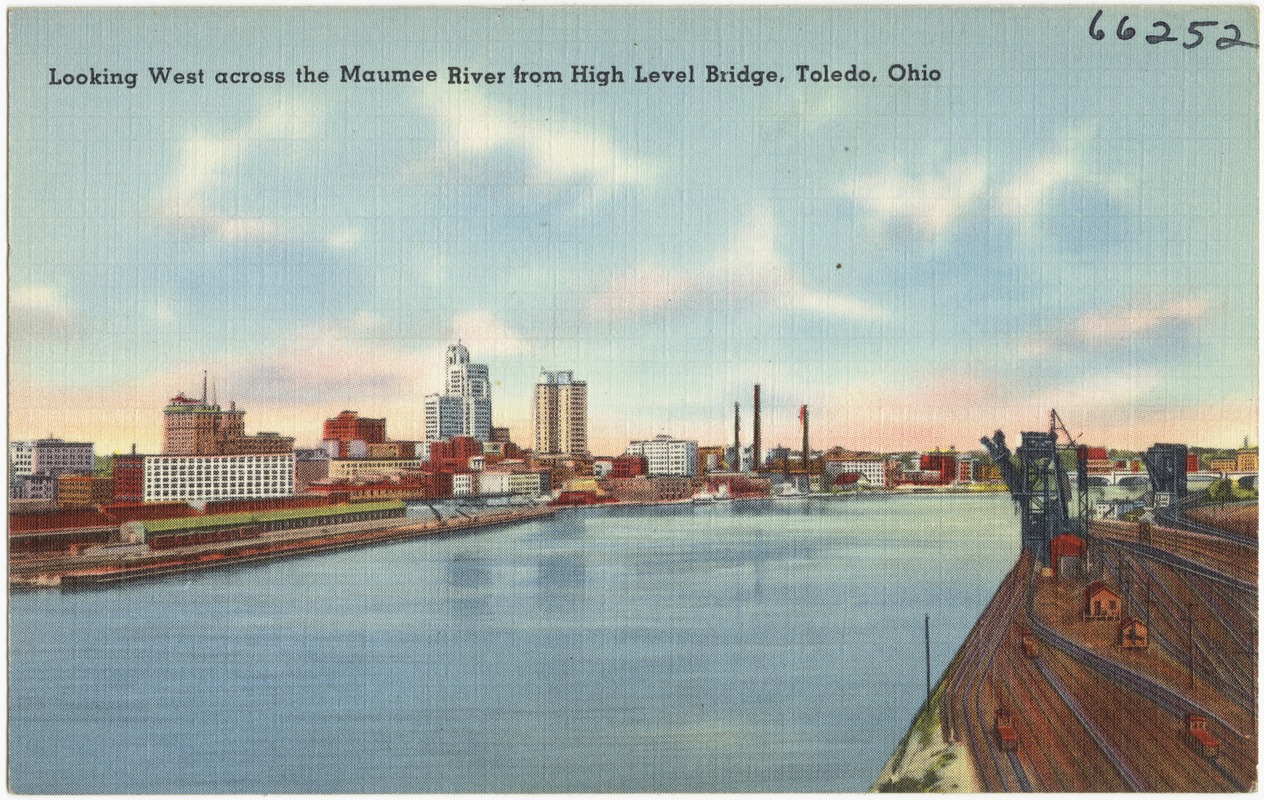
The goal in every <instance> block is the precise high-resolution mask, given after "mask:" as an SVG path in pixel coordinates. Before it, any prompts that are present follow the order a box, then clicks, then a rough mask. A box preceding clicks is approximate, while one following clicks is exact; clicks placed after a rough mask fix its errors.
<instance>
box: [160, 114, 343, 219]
mask: <svg viewBox="0 0 1264 800" xmlns="http://www.w3.org/2000/svg"><path fill="white" fill-rule="evenodd" d="M318 121H319V115H318V113H317V112H316V111H315V110H314V109H312V108H309V107H306V106H303V105H301V104H285V105H279V106H276V107H273V108H270V109H267V110H265V111H263V112H261V113H260V114H259V115H258V116H256V117H255V118H254V119H253V120H251V122H250V123H249V124H248V125H246V126H245V127H244V128H242V129H241V130H239V131H237V132H236V133H232V134H229V135H226V136H211V135H206V134H193V135H191V136H189V137H188V138H187V139H186V140H185V141H184V143H183V145H182V146H181V148H180V157H179V159H178V161H177V162H176V166H175V169H174V171H173V172H172V174H171V176H170V177H169V178H168V180H167V183H166V184H165V185H164V186H163V187H162V189H160V190H159V192H158V195H157V198H156V200H155V205H156V212H157V214H158V217H159V218H160V219H162V220H163V221H165V222H167V223H169V224H172V225H176V226H178V227H183V228H192V229H195V230H201V231H204V232H206V233H209V234H210V235H212V236H216V237H218V238H220V239H222V240H224V241H280V240H284V239H288V238H292V237H293V236H294V235H295V233H294V232H293V231H291V230H290V229H289V228H288V226H286V225H285V224H283V223H282V222H280V221H278V220H275V219H269V218H267V217H261V216H237V215H234V214H232V213H229V212H226V211H223V210H220V209H217V208H215V207H214V206H213V203H212V202H211V201H212V196H213V195H214V193H216V192H217V191H219V190H222V189H225V188H231V187H232V180H233V178H234V176H235V174H236V173H237V172H238V170H239V169H240V168H241V165H242V163H243V162H244V161H245V160H246V159H247V158H248V157H249V156H250V155H251V154H252V153H254V152H255V151H257V149H258V148H259V147H260V145H262V144H264V143H266V142H269V141H276V140H302V139H307V138H309V137H310V136H311V135H312V133H313V131H314V130H315V128H316V125H317V122H318Z"/></svg>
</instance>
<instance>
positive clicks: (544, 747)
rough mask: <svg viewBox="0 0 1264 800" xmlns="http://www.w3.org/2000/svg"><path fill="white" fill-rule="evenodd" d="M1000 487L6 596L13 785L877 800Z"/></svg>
mask: <svg viewBox="0 0 1264 800" xmlns="http://www.w3.org/2000/svg"><path fill="white" fill-rule="evenodd" d="M1017 550H1018V523H1017V520H1016V518H1015V517H1014V516H1013V512H1012V506H1011V504H1010V503H1009V501H1008V498H1007V497H1003V496H991V497H926V496H921V497H900V498H866V499H851V500H847V501H841V502H840V501H810V500H801V501H800V500H795V501H779V502H772V501H769V502H764V503H758V504H755V505H754V506H752V505H747V504H724V505H717V506H705V507H687V506H686V507H673V508H657V509H599V510H588V511H576V512H567V513H564V514H562V515H560V516H558V517H557V518H556V519H553V520H549V521H543V522H535V523H530V524H524V525H519V526H511V527H506V528H501V529H489V530H486V531H481V532H477V533H473V534H469V535H464V536H456V537H450V538H445V539H431V540H418V541H412V542H404V543H398V544H392V545H384V546H379V547H373V548H368V549H363V550H359V551H355V552H348V553H339V554H331V555H322V556H315V557H308V558H301V559H294V560H287V561H279V562H275V563H271V564H264V565H256V566H250V567H240V568H232V569H225V570H220V571H212V572H206V573H201V574H198V575H194V576H192V577H181V578H177V579H170V580H161V581H153V582H145V583H136V584H131V585H125V586H120V587H114V588H110V589H105V590H92V591H80V592H67V593H59V592H55V591H51V592H39V593H34V594H15V595H12V596H11V597H10V606H9V608H10V651H9V655H10V667H9V669H10V682H9V705H10V708H9V752H10V787H11V788H12V789H13V790H14V791H18V792H39V793H79V792H92V793H123V792H173V791H176V792H249V793H264V792H305V793H306V792H452V791H474V792H519V791H534V792H573V791H621V792H640V791H703V790H716V791H742V792H757V791H769V790H777V791H863V790H865V789H867V788H868V787H869V785H870V784H871V783H872V781H873V779H874V778H875V776H876V775H877V773H878V771H879V769H880V768H881V766H882V763H883V762H884V761H885V760H886V758H887V756H888V755H889V754H890V752H891V751H892V749H893V748H894V746H895V744H896V743H897V742H898V741H899V738H900V737H901V736H902V735H903V733H904V731H905V729H906V727H907V725H908V723H909V721H910V719H911V717H912V715H913V713H914V712H915V711H916V709H917V706H918V705H919V704H920V702H921V700H922V697H923V695H924V693H925V680H926V676H925V662H924V658H925V657H924V652H923V647H924V645H923V614H925V613H927V612H929V613H930V615H931V637H932V651H931V659H932V670H933V673H934V676H935V677H936V678H938V676H939V674H940V672H942V670H943V668H944V666H945V665H946V664H947V662H948V660H949V659H950V658H951V657H952V655H953V653H954V652H955V651H956V648H957V647H958V645H959V644H960V642H961V641H962V639H963V638H964V637H965V634H966V632H967V631H968V630H969V628H970V626H971V625H972V624H973V623H974V620H975V618H976V617H977V615H978V613H979V611H980V610H981V609H982V607H983V606H984V605H985V604H986V603H987V601H988V599H989V598H990V597H991V595H992V592H993V591H994V590H995V588H996V585H997V583H998V581H999V579H1000V577H1001V576H1002V575H1003V574H1004V573H1005V572H1006V571H1007V570H1008V569H1009V567H1010V566H1011V565H1012V564H1013V562H1014V559H1015V557H1016V555H1017Z"/></svg>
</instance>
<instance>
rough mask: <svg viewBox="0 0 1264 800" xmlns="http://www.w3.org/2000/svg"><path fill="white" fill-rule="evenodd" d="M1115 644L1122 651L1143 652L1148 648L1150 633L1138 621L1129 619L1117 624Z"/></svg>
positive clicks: (1142, 623)
mask: <svg viewBox="0 0 1264 800" xmlns="http://www.w3.org/2000/svg"><path fill="white" fill-rule="evenodd" d="M1118 632H1119V635H1118V637H1117V638H1116V640H1115V641H1116V643H1117V644H1118V645H1119V647H1120V649H1122V650H1145V649H1147V648H1148V647H1149V646H1150V631H1149V629H1148V628H1147V627H1146V624H1145V623H1144V622H1142V621H1141V620H1139V619H1133V618H1132V617H1129V618H1128V619H1125V620H1124V621H1123V622H1121V623H1119V629H1118Z"/></svg>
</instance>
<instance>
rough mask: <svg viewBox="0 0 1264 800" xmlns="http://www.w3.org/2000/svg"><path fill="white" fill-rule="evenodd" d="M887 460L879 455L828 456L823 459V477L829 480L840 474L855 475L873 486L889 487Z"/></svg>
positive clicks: (831, 480)
mask: <svg viewBox="0 0 1264 800" xmlns="http://www.w3.org/2000/svg"><path fill="white" fill-rule="evenodd" d="M886 465H887V461H886V459H885V458H883V457H881V456H873V457H871V458H830V459H826V460H825V477H826V478H828V479H829V480H830V482H831V484H832V483H833V481H835V480H836V479H837V478H838V477H839V476H841V475H856V476H858V477H861V478H864V479H865V484H866V485H867V486H870V487H874V488H883V489H885V488H889V484H888V483H887V476H888V470H887V468H886Z"/></svg>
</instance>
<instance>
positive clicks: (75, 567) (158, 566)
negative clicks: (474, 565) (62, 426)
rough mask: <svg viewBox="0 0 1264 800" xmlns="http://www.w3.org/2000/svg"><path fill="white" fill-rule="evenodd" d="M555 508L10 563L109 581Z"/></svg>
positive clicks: (79, 582)
mask: <svg viewBox="0 0 1264 800" xmlns="http://www.w3.org/2000/svg"><path fill="white" fill-rule="evenodd" d="M554 513H556V510H555V509H552V508H535V507H533V508H514V509H505V510H494V511H485V512H482V513H479V514H476V515H472V516H465V515H459V516H456V517H449V518H430V517H428V518H400V519H392V520H375V521H372V522H361V523H349V524H345V525H331V526H325V527H313V528H304V529H300V530H297V531H283V532H280V533H269V534H264V535H261V536H257V537H254V538H250V539H239V540H235V541H231V542H217V543H213V544H199V545H193V546H188V547H175V548H170V549H163V550H157V551H156V550H152V549H151V548H149V547H148V546H146V545H132V546H115V547H109V546H102V547H93V548H86V549H85V550H84V551H83V552H81V553H79V554H75V555H55V556H35V557H30V558H24V559H20V560H19V559H14V560H11V561H10V564H9V585H10V587H11V588H14V589H38V588H44V587H59V586H60V587H63V588H73V587H86V586H104V585H109V584H114V583H121V582H124V581H131V580H143V579H150V578H160V577H165V576H168V575H175V574H179V573H184V572H192V571H197V570H203V569H213V568H216V567H226V566H234V565H240V564H249V563H255V562H260V561H269V560H272V559H277V558H287V557H292V556H300V555H311V554H315V553H321V552H327V551H331V550H341V549H348V548H353V547H367V546H369V545H375V544H384V543H387V542H397V541H403V540H406V539H415V538H419V537H423V536H443V535H451V534H455V533H465V532H470V531H473V530H476V529H479V528H484V527H489V526H494V525H509V524H513V523H517V522H525V521H528V520H534V519H541V518H546V517H551V516H553V514H554Z"/></svg>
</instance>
